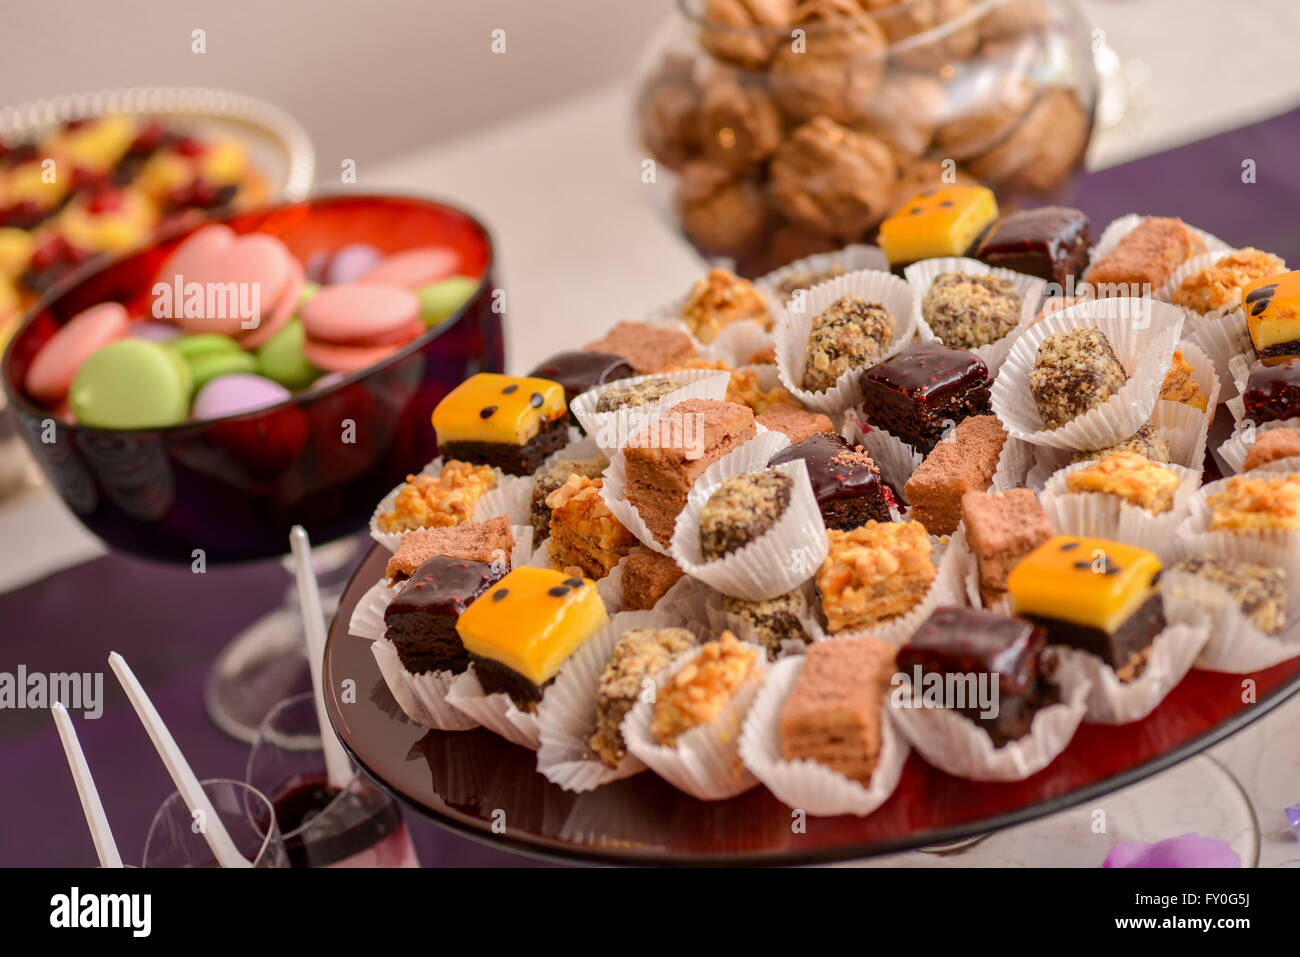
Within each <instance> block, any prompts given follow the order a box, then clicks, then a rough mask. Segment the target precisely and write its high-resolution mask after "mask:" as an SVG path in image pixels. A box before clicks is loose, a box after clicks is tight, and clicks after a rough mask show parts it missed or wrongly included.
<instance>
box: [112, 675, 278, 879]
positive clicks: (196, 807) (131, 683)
mask: <svg viewBox="0 0 1300 957" xmlns="http://www.w3.org/2000/svg"><path fill="white" fill-rule="evenodd" d="M108 664H109V666H110V667H111V668H112V669H113V674H115V675H117V680H118V681H120V682H121V683H122V688H123V689H124V690H125V691H126V696H127V698H129V699H130V701H131V706H132V707H133V708H135V713H136V715H138V716H139V718H140V723H141V724H143V725H144V729H145V731H147V732H149V740H151V741H152V742H153V746H154V748H155V749H156V750H157V751H158V757H160V758H162V763H163V765H164V766H165V767H166V768H167V773H168V774H170V775H171V777H172V783H174V784H175V785H176V791H177V792H178V793H179V794H180V796H181V800H183V801H184V802H185V806H186V807H188V808H189V809H190V813H191V814H195V815H198V816H199V817H200V818H201V819H202V821H203V827H202V828H201V833H202V834H203V837H204V840H206V841H207V842H208V847H210V848H212V854H213V856H215V857H216V859H217V863H218V864H219V865H221V866H222V867H252V866H253V865H252V864H251V863H250V862H249V861H248V859H247V858H245V857H244V855H243V854H240V853H239V848H237V847H235V842H234V841H232V840H231V839H230V834H229V833H228V832H227V831H226V826H225V825H224V824H223V823H222V822H221V818H220V817H218V816H217V811H216V808H214V807H213V806H212V802H211V801H210V800H209V799H208V795H207V792H206V791H204V790H203V785H201V784H199V779H198V778H197V777H196V776H195V774H194V771H193V770H192V769H191V768H190V766H189V762H187V761H186V760H185V755H183V754H181V749H180V748H179V747H178V746H177V744H176V739H175V738H173V737H172V734H171V732H170V731H168V730H167V725H165V724H163V719H162V717H161V716H160V715H159V714H158V709H156V708H155V707H154V706H153V702H152V701H150V700H149V696H148V695H147V694H145V691H144V688H143V687H142V686H141V685H140V681H139V679H138V678H136V676H135V673H134V672H133V671H132V670H131V666H130V665H128V664H127V663H126V659H125V658H123V657H122V656H121V655H119V654H118V653H117V652H116V651H114V652H112V653H111V654H109V656H108Z"/></svg>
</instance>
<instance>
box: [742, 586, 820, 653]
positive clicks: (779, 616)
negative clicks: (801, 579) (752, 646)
mask: <svg viewBox="0 0 1300 957" xmlns="http://www.w3.org/2000/svg"><path fill="white" fill-rule="evenodd" d="M722 610H723V611H724V612H726V613H727V614H728V615H735V616H736V617H737V618H740V619H743V620H744V621H745V622H746V623H747V625H748V629H747V632H748V633H747V637H750V638H752V640H753V641H754V642H756V643H757V644H760V645H762V646H763V647H764V648H766V649H767V657H768V660H769V661H775V660H776V659H777V656H778V655H779V654H780V653H781V649H782V644H781V643H782V642H784V641H807V640H808V633H807V631H806V630H805V629H804V626H803V621H802V618H803V616H804V615H805V614H807V611H808V602H807V600H806V599H805V598H804V596H803V592H801V591H797V590H796V591H791V592H786V593H785V594H784V595H777V596H776V597H775V598H766V599H763V600H762V601H747V600H745V599H744V598H734V597H732V596H731V595H723V596H722Z"/></svg>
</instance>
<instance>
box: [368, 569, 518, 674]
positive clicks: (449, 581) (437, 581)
mask: <svg viewBox="0 0 1300 957" xmlns="http://www.w3.org/2000/svg"><path fill="white" fill-rule="evenodd" d="M505 571H506V569H505V567H504V566H503V565H502V564H499V563H493V562H477V561H469V560H467V559H464V558H453V557H451V556H448V555H434V556H433V557H431V558H429V559H428V560H427V561H426V562H424V563H423V564H422V565H420V567H419V568H417V569H416V570H415V571H414V572H413V573H412V574H411V576H410V578H409V579H408V580H407V581H406V583H405V584H404V585H403V586H402V590H401V591H400V592H399V593H398V594H397V596H396V597H395V598H394V599H393V601H392V603H391V604H390V605H389V606H388V607H387V608H386V609H385V610H384V629H385V631H384V637H385V638H387V639H388V640H389V641H391V642H392V643H393V645H394V646H395V647H396V648H397V657H398V658H399V659H400V660H401V662H402V665H403V667H405V668H406V670H407V671H409V672H411V673H412V674H422V673H424V672H426V671H453V672H461V671H464V670H465V667H466V665H468V664H469V656H468V654H467V653H466V651H465V646H464V645H463V644H462V643H461V639H460V636H459V635H458V634H457V632H456V622H457V620H458V619H459V618H460V616H461V615H463V614H464V613H465V610H466V609H467V608H469V606H470V604H471V603H472V602H474V600H475V599H477V598H478V597H479V596H480V595H482V594H483V593H484V592H485V591H487V589H488V588H489V587H491V585H492V584H493V582H495V581H497V580H498V579H500V578H501V576H502V575H503V574H505Z"/></svg>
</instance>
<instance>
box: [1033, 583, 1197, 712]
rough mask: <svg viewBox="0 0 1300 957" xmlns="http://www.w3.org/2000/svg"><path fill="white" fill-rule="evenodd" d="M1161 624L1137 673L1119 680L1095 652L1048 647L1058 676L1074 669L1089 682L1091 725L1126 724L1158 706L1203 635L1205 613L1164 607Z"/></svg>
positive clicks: (1192, 658)
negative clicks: (1056, 659) (1056, 657)
mask: <svg viewBox="0 0 1300 957" xmlns="http://www.w3.org/2000/svg"><path fill="white" fill-rule="evenodd" d="M1165 617H1166V621H1167V622H1168V624H1166V626H1165V628H1164V630H1163V631H1161V632H1160V634H1158V635H1156V637H1155V639H1154V640H1153V641H1152V643H1151V655H1150V657H1148V658H1147V662H1146V666H1145V667H1144V668H1143V670H1142V674H1140V675H1139V676H1138V677H1137V678H1135V679H1134V680H1132V681H1129V682H1123V681H1120V680H1119V678H1118V677H1116V675H1115V670H1114V669H1113V668H1111V667H1110V665H1108V664H1106V663H1105V662H1103V661H1102V660H1101V659H1100V658H1098V657H1097V656H1096V655H1091V654H1088V653H1087V652H1085V651H1079V650H1078V649H1075V648H1065V647H1062V646H1060V645H1056V646H1053V649H1054V651H1055V652H1056V653H1057V654H1058V655H1059V662H1060V664H1059V667H1058V670H1057V676H1058V678H1059V677H1060V676H1061V675H1062V674H1063V673H1068V674H1077V675H1078V676H1079V678H1081V679H1082V680H1083V681H1085V682H1088V683H1090V684H1091V690H1090V691H1089V692H1088V698H1087V710H1086V713H1085V714H1084V720H1085V721H1088V722H1090V723H1092V724H1130V723H1132V722H1134V721H1140V720H1142V719H1143V718H1145V717H1146V716H1147V715H1149V714H1150V713H1151V712H1152V711H1154V710H1155V709H1156V708H1157V707H1159V706H1160V702H1162V701H1164V700H1165V698H1166V697H1167V696H1168V694H1169V692H1170V691H1172V690H1173V689H1174V687H1175V686H1176V685H1177V684H1178V682H1180V681H1182V680H1183V678H1185V677H1186V676H1187V672H1189V671H1191V669H1192V665H1193V664H1195V662H1196V656H1197V655H1199V654H1200V653H1201V649H1202V648H1204V647H1205V642H1206V641H1207V640H1209V637H1210V632H1209V618H1208V616H1206V615H1205V613H1204V612H1202V611H1201V610H1200V609H1199V608H1195V607H1189V606H1187V605H1185V604H1180V605H1178V606H1175V607H1168V606H1166V608H1165Z"/></svg>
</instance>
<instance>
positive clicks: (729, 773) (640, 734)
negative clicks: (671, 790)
mask: <svg viewBox="0 0 1300 957" xmlns="http://www.w3.org/2000/svg"><path fill="white" fill-rule="evenodd" d="M748 647H751V648H753V650H754V653H755V655H756V659H757V667H758V674H757V675H756V676H755V677H753V678H751V679H750V680H749V681H748V682H746V683H745V684H744V685H743V686H742V687H741V688H740V690H738V691H737V692H736V693H735V695H733V696H732V698H731V701H730V702H728V704H727V706H726V707H725V708H724V709H723V710H722V713H721V714H719V715H718V717H717V718H715V719H714V720H713V721H711V722H709V723H708V724H704V725H700V726H698V727H695V728H692V729H691V730H689V731H687V732H686V733H685V734H682V735H679V736H678V738H677V743H676V745H675V746H674V747H666V746H665V745H662V744H660V743H659V742H658V741H656V740H655V738H654V735H653V734H652V733H651V731H650V723H651V721H653V719H654V708H655V704H654V702H653V701H648V700H646V701H639V702H637V704H636V705H634V706H633V707H632V710H631V711H629V712H628V713H627V717H626V718H624V719H623V738H624V740H625V741H626V742H627V749H628V752H629V753H630V754H633V755H635V756H636V757H637V758H639V759H640V760H641V761H643V762H645V764H646V766H647V767H648V768H650V770H652V771H653V772H654V773H655V774H657V775H659V777H661V778H663V779H664V780H665V781H667V782H668V783H669V784H671V785H672V786H673V787H675V788H677V789H678V790H679V791H684V792H685V793H687V794H689V795H691V796H692V797H696V798H699V799H700V800H701V801H722V800H725V799H726V798H729V797H735V796H736V795H737V794H743V793H744V792H745V791H748V790H749V789H750V788H752V787H754V786H755V785H756V784H758V778H756V777H754V775H753V774H752V773H751V772H750V771H749V769H748V768H746V767H745V765H744V762H742V761H741V759H740V731H741V727H742V724H743V722H744V720H745V714H746V713H747V712H748V711H749V708H750V705H752V704H753V702H754V699H755V698H756V697H757V696H758V692H759V689H760V688H762V686H763V679H764V677H765V676H766V674H767V670H768V665H767V651H766V650H765V649H763V648H760V647H759V646H757V645H749V646H748ZM700 650H701V649H699V648H696V649H694V650H692V651H688V652H686V653H685V654H683V655H680V656H679V657H678V658H677V659H676V660H675V661H674V662H673V664H672V666H671V667H669V668H667V669H665V671H664V672H663V673H662V674H660V675H659V676H657V677H656V679H655V687H656V688H662V687H663V686H664V684H665V682H667V681H669V680H671V678H672V676H673V675H675V674H677V672H678V671H679V670H680V669H681V668H682V667H683V666H684V665H685V664H686V663H687V662H688V661H691V660H692V659H694V658H695V656H696V655H698V654H699V653H700Z"/></svg>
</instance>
